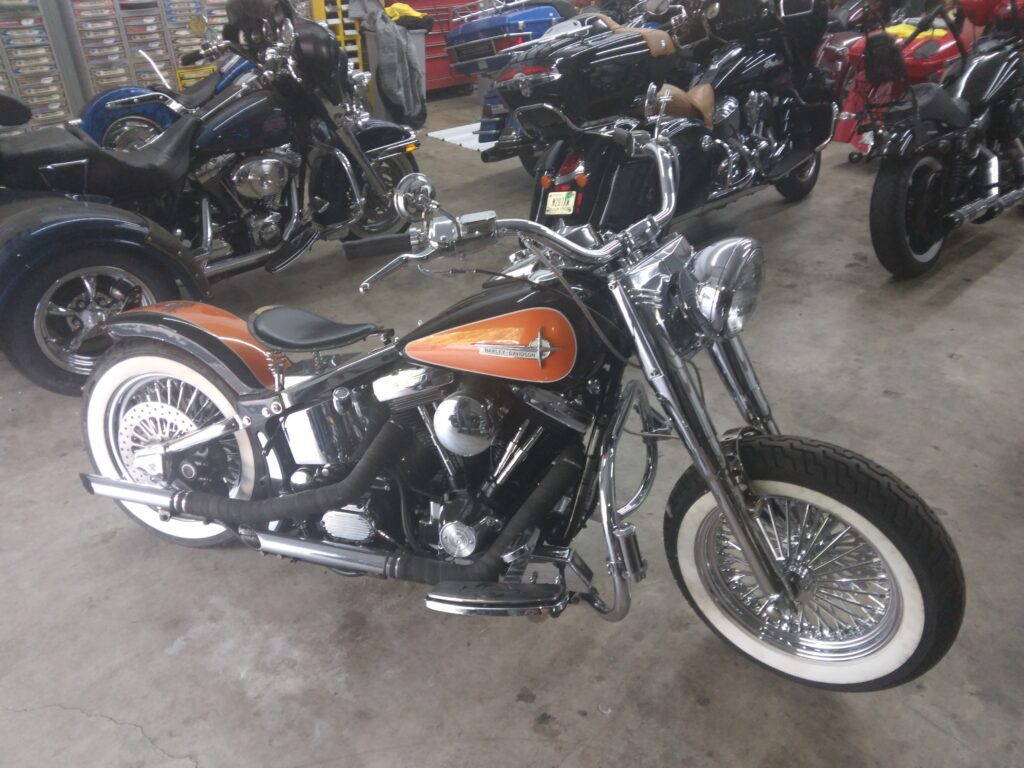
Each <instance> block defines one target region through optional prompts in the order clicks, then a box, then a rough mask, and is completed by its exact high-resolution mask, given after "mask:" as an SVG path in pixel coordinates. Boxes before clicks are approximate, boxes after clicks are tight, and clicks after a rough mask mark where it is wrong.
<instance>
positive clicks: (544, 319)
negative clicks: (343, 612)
mask: <svg viewBox="0 0 1024 768" xmlns="http://www.w3.org/2000/svg"><path fill="white" fill-rule="evenodd" d="M553 114H555V115H557V111H555V110H553ZM598 130H603V129H598ZM607 138H608V139H609V140H610V141H613V142H615V144H616V146H617V147H618V148H619V149H620V151H622V152H623V153H624V154H625V155H626V156H627V157H628V158H629V159H630V162H635V163H638V164H644V165H646V166H648V167H650V169H651V170H652V174H653V176H654V179H655V181H656V184H657V187H656V188H657V190H658V194H659V198H660V199H659V203H658V208H657V209H656V211H655V212H654V213H653V215H649V216H646V215H645V216H641V217H639V218H638V219H637V220H636V221H633V222H630V223H629V224H628V225H627V226H625V227H624V228H623V229H622V230H621V231H618V232H613V233H607V234H601V233H598V232H597V231H596V230H595V229H594V228H593V227H590V226H581V227H563V228H562V229H561V231H558V232H556V231H555V230H553V229H551V228H549V227H546V226H544V225H543V224H540V223H538V222H535V221H530V220H523V219H498V218H496V216H495V214H494V213H493V212H484V213H478V214H472V215H467V216H462V217H460V218H458V219H455V218H453V217H451V216H449V215H448V214H446V213H444V211H443V209H442V208H441V207H440V206H439V205H438V204H437V202H436V201H435V199H434V194H433V189H432V188H431V186H430V184H429V181H428V180H427V179H426V178H425V177H423V176H422V175H413V176H409V177H407V178H406V179H405V180H403V181H402V182H401V183H400V184H399V189H398V190H397V192H396V203H397V207H398V208H399V210H400V211H402V213H403V214H404V215H406V216H408V217H409V218H410V219H415V220H416V221H417V223H416V225H415V226H414V227H413V228H412V230H411V232H412V234H411V237H410V241H411V242H410V248H411V251H412V252H411V253H407V254H404V255H402V256H398V257H396V258H395V259H393V260H392V261H391V262H389V263H388V264H387V265H385V266H384V267H383V268H381V269H380V270H379V271H378V272H376V273H375V274H374V275H372V276H371V277H369V278H368V279H367V280H366V281H365V282H364V283H363V285H362V289H363V290H364V291H365V290H369V289H370V288H371V287H372V286H373V285H374V284H375V283H376V282H377V281H379V280H381V279H382V278H384V277H385V276H386V275H388V274H389V273H391V272H393V271H394V270H396V269H398V268H400V267H402V266H403V265H406V264H418V265H421V264H423V263H424V262H426V261H427V260H428V259H431V258H433V257H434V256H436V255H441V254H443V253H447V252H452V251H455V250H458V249H463V248H464V247H470V246H472V245H474V244H482V245H486V244H489V243H491V242H493V241H494V239H495V238H497V237H501V236H508V235H517V236H518V237H519V238H520V244H521V247H522V251H521V252H519V253H518V254H517V255H516V257H517V259H518V263H517V264H514V265H513V271H514V272H515V274H514V275H513V274H511V273H510V274H507V275H504V276H501V277H497V278H493V277H492V278H491V280H490V281H489V282H488V284H487V285H486V286H485V287H484V290H483V291H482V292H481V293H479V294H477V295H475V296H471V297H469V298H466V299H464V300H462V301H460V302H459V303H457V304H455V305H454V306H452V307H450V308H448V309H447V310H445V311H444V312H442V313H441V314H440V315H438V316H437V317H435V318H434V319H432V320H429V321H428V322H426V323H425V324H423V325H421V326H420V327H419V328H417V329H415V330H413V331H411V332H410V333H408V334H407V335H405V336H404V337H402V338H401V339H398V340H396V339H394V337H393V334H392V333H391V332H390V331H388V330H385V329H382V328H380V327H377V326H375V325H373V324H353V325H345V324H340V323H335V322H332V321H330V320H327V319H325V318H322V317H319V316H316V315H311V314H309V313H306V312H303V311H301V310H298V309H293V308H288V307H274V308H270V309H266V310H263V311H261V312H258V313H257V314H255V315H254V316H252V317H251V318H250V319H249V321H248V323H247V322H246V321H244V320H242V319H241V318H238V317H235V316H233V315H229V314H228V313H226V312H222V311H220V310H215V309H214V308H212V307H209V306H208V305H203V304H190V303H185V302H178V303H174V304H169V305H163V306H157V307H153V308H150V309H142V310H139V311H136V312H131V313H126V314H123V315H120V316H119V317H117V318H115V319H114V321H113V322H112V325H111V333H112V334H113V335H114V336H115V337H116V338H117V339H118V340H119V342H118V344H117V345H116V346H115V348H114V349H113V350H112V351H111V352H110V354H108V355H107V356H106V357H105V358H104V361H103V363H102V364H101V366H100V368H99V369H98V370H97V371H96V372H95V373H94V374H93V376H92V378H91V379H90V382H89V384H88V386H87V387H86V392H85V402H84V414H83V421H84V430H85V437H86V442H87V444H88V449H89V452H90V454H91V457H92V460H93V463H94V466H95V468H96V471H97V474H95V475H91V476H83V481H84V483H85V485H86V488H87V489H88V490H89V491H90V492H92V493H94V494H97V495H100V496H105V497H108V498H113V499H117V500H118V501H119V502H120V504H121V506H122V507H123V508H124V510H125V511H126V512H127V513H128V514H129V515H130V516H131V517H132V518H134V519H135V520H136V521H137V522H138V523H140V524H141V525H143V526H144V527H146V528H148V529H150V530H152V531H154V532H156V533H158V534H160V535H162V536H164V537H166V538H169V539H171V540H173V541H176V542H180V543H182V544H188V545H192V546H208V545H212V544H219V543H221V542H224V541H230V540H234V539H237V540H239V541H241V542H243V543H244V544H246V545H247V546H250V547H252V548H253V549H256V550H258V551H260V552H263V553H266V554H275V555H280V556H282V557H286V558H291V559H294V560H298V561H304V562H309V563H315V564H318V565H323V566H327V567H328V568H331V569H334V570H336V571H338V572H340V573H343V574H347V575H358V574H370V575H374V576H378V577H383V578H394V579H402V580H406V581H413V582H419V583H422V584H427V585H430V586H429V590H428V592H427V595H426V605H427V607H428V608H431V609H434V610H437V611H442V612H445V613H452V614H476V615H488V616H508V615H524V614H551V615H554V616H557V615H559V614H560V613H562V612H563V611H564V610H566V609H567V608H568V607H569V606H570V605H574V604H586V605H588V606H590V607H591V608H592V609H594V610H595V611H596V612H597V614H598V615H600V616H602V617H603V618H605V619H608V620H610V621H617V620H619V619H622V618H623V617H624V616H625V615H626V613H627V611H628V610H629V606H630V590H631V589H632V587H633V585H635V584H636V583H638V582H640V581H642V580H643V579H644V576H645V574H646V572H647V560H646V559H645V557H644V554H643V550H642V548H641V546H640V542H639V537H638V532H637V527H636V525H634V524H633V523H632V522H630V520H629V517H630V515H631V514H632V513H633V512H635V511H636V510H637V509H638V508H639V507H640V505H641V504H642V503H643V502H644V500H645V499H646V497H647V496H648V493H649V491H650V490H651V488H652V485H653V481H654V476H655V472H656V469H657V463H658V462H657V460H658V443H657V441H658V440H662V439H679V440H681V441H682V442H683V444H684V445H685V446H686V447H687V449H688V450H689V452H690V454H691V456H692V458H693V462H694V463H693V466H692V467H691V468H690V469H688V470H686V472H684V473H683V474H682V476H681V477H680V479H679V481H678V482H677V484H676V486H675V489H674V490H673V492H672V496H671V499H670V502H669V506H668V511H667V513H666V516H665V519H664V546H665V552H666V555H667V558H668V563H669V567H670V568H671V570H672V573H673V575H674V577H675V579H676V581H677V583H678V584H679V587H680V589H681V590H682V592H683V594H684V596H685V597H686V599H687V600H688V601H689V602H690V604H691V606H692V607H693V608H694V610H695V611H696V612H697V613H698V614H699V615H700V616H701V618H702V619H703V620H704V621H705V622H706V623H707V624H708V625H709V626H710V627H711V628H712V629H713V630H714V631H715V632H716V633H717V634H719V636H720V637H721V638H722V639H724V640H725V641H726V642H727V643H729V644H730V645H732V646H733V647H734V648H736V649H737V650H738V651H740V652H741V653H743V654H745V655H746V656H748V657H749V658H751V659H753V660H755V661H757V662H758V663H761V664H763V665H765V666H767V667H769V668H770V669H772V670H774V671H776V672H778V673H780V674H782V675H785V676H787V677H790V678H792V679H795V680H798V681H800V682H803V683H808V684H811V685H816V686H820V687H824V688H831V689H836V690H869V689H878V688H884V687H888V686H894V685H898V684H900V683H904V682H906V681H908V680H910V679H912V678H914V677H916V676H917V675H920V674H922V673H923V672H924V671H925V670H927V669H928V668H930V667H931V666H932V665H934V664H935V663H936V662H938V661H939V659H941V658H942V656H943V655H944V654H945V653H946V651H947V650H948V649H949V647H950V645H951V644H952V642H953V640H954V638H955V637H956V634H957V631H958V629H959V626H960V623H961V619H962V616H963V610H964V581H963V574H962V571H961V569H960V564H959V560H958V557H957V554H956V552H955V550H954V548H953V545H952V542H951V541H950V539H949V537H948V535H947V534H946V533H945V531H944V530H943V529H942V527H941V525H940V523H939V521H938V520H937V519H936V517H935V515H934V513H933V512H932V511H931V510H930V509H929V508H928V506H927V505H926V504H925V502H924V501H922V500H921V498H920V497H919V496H918V495H917V494H915V493H914V492H913V491H912V490H911V489H910V488H909V487H907V485H906V484H905V483H903V482H902V481H900V480H899V479H898V478H897V477H896V476H894V475H893V474H891V473H890V472H888V471H887V470H885V469H883V468H882V467H880V466H878V465H877V464H874V463H873V462H871V461H869V460H868V459H865V458H862V457H860V456H857V455H856V454H854V453H852V452H850V451H848V450H845V449H841V448H837V447H835V446H832V445H828V444H826V443H822V442H819V441H817V440H811V439H805V438H797V437H786V436H783V435H781V434H780V432H779V429H778V427H777V426H776V423H775V419H774V418H773V416H772V413H771V410H770V408H769V405H768V401H767V399H766V397H765V395H764V392H763V390H762V388H761V385H760V384H759V382H758V380H757V377H756V374H755V372H754V368H753V366H752V364H751V361H750V359H749V357H748V356H747V352H746V350H745V348H744V346H743V343H742V341H741V340H740V332H741V331H742V329H743V327H744V325H745V324H746V322H747V320H748V319H749V316H750V313H751V311H752V310H753V309H754V305H755V303H756V301H757V296H758V292H759V289H760V287H761V281H762V275H763V263H762V262H763V257H762V252H761V248H760V247H759V246H758V244H757V243H755V242H754V241H752V240H748V239H744V238H732V239H728V240H724V241H721V242H717V243H714V244H712V245H709V246H708V247H706V248H704V249H702V250H700V251H694V249H693V248H692V247H691V246H690V245H689V243H688V242H687V241H686V239H685V238H684V237H682V236H680V235H672V234H669V233H668V232H667V230H668V224H669V222H670V221H671V219H672V217H673V214H674V212H675V211H676V208H677V195H678V189H679V183H678V178H677V176H678V171H677V169H678V167H679V157H678V153H677V150H676V149H675V147H674V145H673V144H672V143H671V142H670V141H669V139H668V138H666V137H665V136H664V135H662V137H661V138H652V137H651V135H650V134H647V133H645V132H642V131H633V132H628V131H625V130H616V131H613V132H611V134H610V135H609V136H608V137H607ZM524 262H525V263H532V264H533V268H532V269H529V270H524V269H523V268H522V264H523V263H524ZM373 334H381V335H382V336H383V345H382V346H380V347H379V348H377V349H374V350H372V351H370V352H368V353H361V354H354V355H347V356H342V357H332V356H329V355H328V354H327V351H328V350H330V349H336V348H339V347H343V346H344V345H347V344H350V343H352V342H354V341H357V340H361V339H365V338H367V337H368V336H370V335H373ZM701 351H707V352H709V353H710V357H711V360H712V362H713V364H714V367H715V369H716V371H717V372H718V374H719V375H720V377H721V379H722V382H723V383H724V385H725V387H726V388H727V390H728V391H729V393H730V394H731V395H732V398H733V399H734V401H735V403H736V405H737V406H738V408H739V411H740V413H741V415H742V417H743V419H744V421H745V422H746V426H745V427H744V428H743V429H740V430H736V431H732V432H730V433H727V434H726V435H725V436H724V437H721V438H720V437H719V435H718V432H717V431H716V429H715V427H714V425H713V424H712V422H711V419H710V414H709V413H708V410H707V408H706V407H705V403H704V399H703V396H702V388H701V386H700V384H699V382H698V380H697V379H696V377H695V376H694V374H693V373H692V372H691V371H690V370H689V367H688V363H689V361H690V360H691V359H692V358H693V356H694V355H696V354H697V353H698V352H701ZM303 355H305V359H302V360H300V359H298V358H299V357H300V356H303ZM634 356H635V358H636V360H637V361H638V363H639V364H638V365H637V364H634V363H632V362H631V358H632V357H634ZM631 367H633V368H637V369H638V370H639V371H640V372H641V373H642V375H643V380H644V381H643V382H641V381H638V380H629V381H626V380H624V378H625V377H624V374H625V373H626V371H627V369H628V368H631ZM648 385H649V386H650V388H651V389H653V391H654V393H655V395H656V397H657V400H658V403H659V405H660V406H661V411H659V410H657V409H656V408H655V407H653V406H652V405H651V404H650V403H649V402H648V400H647V396H646V394H645V393H646V387H647V386H648ZM634 410H636V411H638V413H639V418H640V424H641V428H642V430H643V431H642V436H643V441H644V444H645V446H646V463H645V465H644V469H645V471H644V473H643V477H642V480H641V482H640V483H639V486H638V488H637V490H636V491H635V493H633V494H631V495H630V497H629V498H628V500H623V499H621V498H616V489H615V481H616V477H615V475H616V458H617V456H618V455H620V451H621V448H622V446H620V438H621V437H622V434H623V432H624V428H625V425H626V422H627V419H628V418H629V417H630V415H631V413H632V412H633V411H634ZM588 521H592V522H593V523H594V524H596V527H597V528H598V529H599V530H600V531H601V533H602V536H603V542H604V547H605V549H606V553H607V569H608V574H609V575H610V581H611V590H610V592H605V591H603V589H602V591H600V592H599V591H598V588H597V586H595V583H594V579H593V574H592V571H591V569H590V568H589V567H588V565H587V564H586V562H584V560H583V559H582V558H581V556H580V555H579V553H578V552H577V551H576V550H575V549H574V548H573V547H574V541H575V539H576V537H577V535H578V534H579V533H580V531H581V530H582V528H583V527H584V525H585V524H586V523H587V522H588Z"/></svg>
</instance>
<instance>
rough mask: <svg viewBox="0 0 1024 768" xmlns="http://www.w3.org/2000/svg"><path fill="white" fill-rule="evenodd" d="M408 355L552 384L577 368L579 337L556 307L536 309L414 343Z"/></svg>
mask: <svg viewBox="0 0 1024 768" xmlns="http://www.w3.org/2000/svg"><path fill="white" fill-rule="evenodd" d="M404 352H405V354H406V355H407V356H408V357H410V358H411V359H413V360H417V361H419V362H421V363H427V364H428V365H440V366H443V367H445V368H454V369H455V370H459V371H469V372H471V373H480V374H483V375H485V376H498V377H500V378H503V379H515V380H518V381H530V382H537V383H550V382H554V381H560V380H561V379H564V378H565V377H566V376H568V375H569V372H570V371H571V370H572V368H573V366H574V365H575V364H576V334H575V332H574V331H573V328H572V324H571V323H570V322H569V319H568V318H567V317H566V316H565V315H564V314H562V313H561V312H559V311H558V310H557V309H553V308H551V307H531V308H529V309H520V310H516V311H514V312H508V313H506V314H503V315H495V316H492V317H487V318H484V319H482V320H477V321H475V322H471V323H466V324H465V325H458V326H455V327H453V328H449V329H447V330H443V331H438V332H437V333H432V334H430V335H429V336H424V337H422V338H419V339H414V340H413V341H410V342H409V343H408V344H407V345H406V347H405V350H404Z"/></svg>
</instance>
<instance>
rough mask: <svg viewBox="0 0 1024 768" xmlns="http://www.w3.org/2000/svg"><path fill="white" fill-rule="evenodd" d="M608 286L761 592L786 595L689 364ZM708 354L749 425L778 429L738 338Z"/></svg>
mask: <svg viewBox="0 0 1024 768" xmlns="http://www.w3.org/2000/svg"><path fill="white" fill-rule="evenodd" d="M609 287H610V288H611V291H612V294H613V296H614V297H615V301H616V303H617V304H618V306H619V310H620V311H621V313H622V316H623V317H624V318H625V319H626V321H627V322H628V323H629V325H630V330H631V332H632V336H633V341H634V344H635V346H636V352H637V357H638V358H639V360H640V365H641V367H642V368H643V369H644V373H645V374H646V377H647V380H648V382H649V383H650V385H651V388H652V389H653V390H654V393H655V395H656V396H657V398H658V401H659V402H660V403H661V406H662V408H664V410H665V413H666V415H667V416H668V417H669V419H671V421H672V425H673V426H674V427H675V429H676V432H677V434H678V435H679V436H680V438H682V440H683V443H684V444H685V445H686V448H687V450H688V451H689V452H690V455H691V457H692V458H693V462H694V465H695V466H696V467H697V470H698V471H699V472H700V473H701V476H702V477H703V478H704V481H705V482H706V483H707V485H708V490H709V491H710V492H711V495H712V496H713V497H714V499H715V501H716V502H717V504H718V508H719V509H720V510H721V511H722V514H723V515H724V516H725V519H726V521H727V522H728V523H729V527H730V528H731V529H732V531H733V532H734V534H735V536H736V542H737V544H739V546H740V548H741V549H742V550H743V553H744V555H745V557H746V559H747V562H748V565H749V566H750V570H751V573H752V575H753V576H754V578H755V580H756V581H757V583H758V586H759V587H760V588H761V590H762V594H764V595H768V596H769V601H773V600H774V599H776V598H777V597H779V596H782V595H785V594H787V593H788V590H787V589H786V585H785V582H784V581H783V579H782V577H781V575H780V574H779V573H778V571H777V570H776V568H775V566H774V562H775V561H774V557H773V556H772V554H771V552H770V551H769V549H768V546H767V543H766V542H764V541H763V539H762V538H761V537H759V536H757V535H756V534H755V532H754V516H755V513H756V508H755V507H754V506H753V504H752V499H751V497H750V494H749V491H748V490H747V489H746V487H745V482H744V481H745V478H743V477H742V476H741V474H742V473H738V472H737V471H736V465H735V462H733V461H730V458H729V457H728V456H727V455H726V453H725V451H724V450H723V448H722V445H721V442H720V441H719V438H718V433H717V432H716V430H715V427H714V424H712V422H711V418H710V416H709V414H708V412H707V408H706V406H705V404H704V399H703V397H702V396H701V392H700V387H699V386H698V385H697V382H696V381H695V380H694V378H693V376H692V374H691V373H690V371H689V370H688V369H687V367H686V361H685V360H684V359H683V358H682V357H681V356H680V354H679V353H678V352H677V351H676V349H675V348H674V345H673V344H672V342H671V340H670V339H669V338H668V337H667V336H665V335H664V334H663V333H662V331H661V329H660V328H659V327H658V324H657V322H656V319H655V318H653V317H651V318H648V317H644V316H642V315H641V312H643V313H644V314H647V312H648V310H646V309H644V308H639V309H638V308H637V307H636V306H635V305H634V304H633V302H632V301H631V300H630V298H629V296H628V294H627V292H626V289H625V287H624V286H623V285H622V284H621V283H619V282H618V281H612V282H611V284H610V286H609ZM711 357H712V360H713V361H714V363H715V367H716V368H717V369H718V373H719V375H720V376H721V377H722V380H723V382H724V383H725V385H726V387H727V388H728V389H729V392H730V394H731V395H732V397H733V400H734V401H735V402H736V405H737V406H738V407H739V409H740V412H741V413H742V414H743V417H744V418H745V419H746V420H747V421H748V422H749V423H750V424H751V425H752V426H754V427H756V428H758V429H761V430H762V431H764V432H766V433H768V434H777V433H778V428H777V427H776V426H775V421H774V419H773V417H772V414H771V410H770V408H769V407H768V402H767V399H766V398H765V396H764V392H763V390H762V389H761V385H760V383H759V382H758V381H757V376H756V374H755V373H754V369H753V366H752V365H751V363H750V359H749V357H747V353H746V350H745V349H744V347H743V343H742V342H741V341H740V339H739V338H733V339H730V340H729V341H726V342H718V343H715V344H714V345H712V347H711Z"/></svg>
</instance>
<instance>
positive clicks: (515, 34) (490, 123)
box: [446, 0, 577, 176]
mask: <svg viewBox="0 0 1024 768" xmlns="http://www.w3.org/2000/svg"><path fill="white" fill-rule="evenodd" d="M576 13H577V11H576V7H575V6H574V5H573V4H572V3H570V2H568V0H511V2H502V0H495V1H494V2H478V3H473V4H470V5H466V6H460V7H458V8H456V9H454V11H453V19H454V21H455V22H457V23H459V26H457V27H456V28H455V29H453V30H452V31H451V32H449V33H448V38H447V40H446V47H447V50H448V57H449V59H451V62H452V68H453V69H455V71H457V72H459V73H460V74H463V75H484V76H486V77H489V78H491V79H493V78H494V77H495V76H496V75H497V74H498V73H499V72H501V71H502V70H503V69H504V68H505V65H506V64H508V61H509V59H510V58H511V56H512V54H513V53H514V52H515V51H516V50H518V49H519V48H520V47H521V46H524V45H528V44H529V43H531V42H533V41H536V40H539V39H540V38H541V37H542V36H543V35H544V34H545V33H547V32H548V31H549V30H551V29H552V27H554V26H555V25H557V24H559V23H560V22H563V21H565V20H566V19H569V18H572V17H573V16H576ZM479 138H480V142H481V143H488V142H497V144H496V145H495V146H494V147H491V148H489V149H486V150H484V152H483V154H482V159H483V161H484V162H485V163H492V162H496V161H498V160H506V159H508V158H512V157H518V158H519V160H520V162H521V163H522V164H523V168H524V169H525V170H526V172H527V173H529V174H530V175H531V176H532V175H533V172H534V169H535V167H536V164H537V160H538V158H539V155H540V152H541V150H542V149H543V147H540V146H535V145H534V143H533V142H531V141H530V140H529V139H528V138H527V137H526V136H525V135H524V134H523V132H522V129H521V128H520V127H519V123H518V122H517V121H516V119H515V116H514V115H510V114H509V112H508V110H507V109H506V108H505V107H504V105H503V104H502V102H501V99H500V98H498V93H497V91H495V89H494V87H493V86H492V87H491V88H489V89H488V90H487V92H486V93H485V94H484V102H483V111H482V114H481V119H480V130H479Z"/></svg>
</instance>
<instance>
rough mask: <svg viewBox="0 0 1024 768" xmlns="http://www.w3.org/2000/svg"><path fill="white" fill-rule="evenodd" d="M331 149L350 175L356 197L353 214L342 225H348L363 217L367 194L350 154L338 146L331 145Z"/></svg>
mask: <svg viewBox="0 0 1024 768" xmlns="http://www.w3.org/2000/svg"><path fill="white" fill-rule="evenodd" d="M330 151H331V152H332V153H333V154H334V156H335V157H336V158H337V160H338V162H339V163H341V168H342V170H343V171H345V175H346V176H348V183H349V184H351V185H352V193H353V194H354V195H355V197H356V201H355V205H354V206H353V210H352V215H351V216H350V217H349V220H348V221H346V222H345V223H344V225H338V227H341V226H346V227H347V226H348V225H349V224H353V223H355V222H357V221H359V219H361V218H362V217H363V208H364V207H365V206H366V194H365V193H364V192H363V188H362V187H361V186H360V185H359V179H358V178H357V177H356V172H355V171H354V170H353V168H352V161H351V160H349V159H348V155H346V154H345V153H344V152H342V151H341V150H340V149H338V148H336V147H330Z"/></svg>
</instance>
